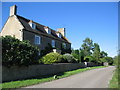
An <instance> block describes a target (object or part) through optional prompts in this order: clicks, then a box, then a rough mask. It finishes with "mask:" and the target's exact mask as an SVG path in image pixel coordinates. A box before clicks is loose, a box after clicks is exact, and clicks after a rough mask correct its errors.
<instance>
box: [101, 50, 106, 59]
mask: <svg viewBox="0 0 120 90" xmlns="http://www.w3.org/2000/svg"><path fill="white" fill-rule="evenodd" d="M107 55H108V54H107V53H106V52H104V51H101V52H100V58H104V57H107Z"/></svg>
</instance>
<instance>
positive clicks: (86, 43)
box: [81, 38, 93, 56]
mask: <svg viewBox="0 0 120 90" xmlns="http://www.w3.org/2000/svg"><path fill="white" fill-rule="evenodd" d="M81 50H83V53H84V56H90V55H91V54H92V52H91V50H93V41H92V40H91V39H90V38H86V39H85V40H83V44H82V46H81Z"/></svg>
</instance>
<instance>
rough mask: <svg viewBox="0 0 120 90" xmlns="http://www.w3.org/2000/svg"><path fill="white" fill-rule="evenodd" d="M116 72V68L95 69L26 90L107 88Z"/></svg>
mask: <svg viewBox="0 0 120 90" xmlns="http://www.w3.org/2000/svg"><path fill="white" fill-rule="evenodd" d="M114 70H115V67H114V66H109V67H105V68H99V69H93V70H89V71H85V72H82V73H79V74H75V75H72V76H69V77H66V78H62V79H58V80H54V81H51V82H45V83H41V84H37V85H32V86H28V87H25V88H107V87H108V84H109V81H110V80H111V78H112V75H113V71H114Z"/></svg>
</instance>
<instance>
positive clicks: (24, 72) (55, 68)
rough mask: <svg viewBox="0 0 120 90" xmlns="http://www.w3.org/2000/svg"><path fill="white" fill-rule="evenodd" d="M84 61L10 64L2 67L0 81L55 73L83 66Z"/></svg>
mask: <svg viewBox="0 0 120 90" xmlns="http://www.w3.org/2000/svg"><path fill="white" fill-rule="evenodd" d="M85 67H86V66H85V64H84V63H74V64H68V63H62V64H51V65H31V66H28V67H27V66H21V67H18V66H12V67H10V68H8V67H4V66H3V67H2V81H3V82H5V81H13V80H22V79H26V78H32V77H36V76H40V75H49V74H57V73H60V72H65V71H69V70H74V69H79V68H85Z"/></svg>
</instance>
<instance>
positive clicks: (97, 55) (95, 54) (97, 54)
mask: <svg viewBox="0 0 120 90" xmlns="http://www.w3.org/2000/svg"><path fill="white" fill-rule="evenodd" d="M93 57H94V58H95V60H96V61H97V62H100V47H99V45H98V44H97V43H94V50H93Z"/></svg>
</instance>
